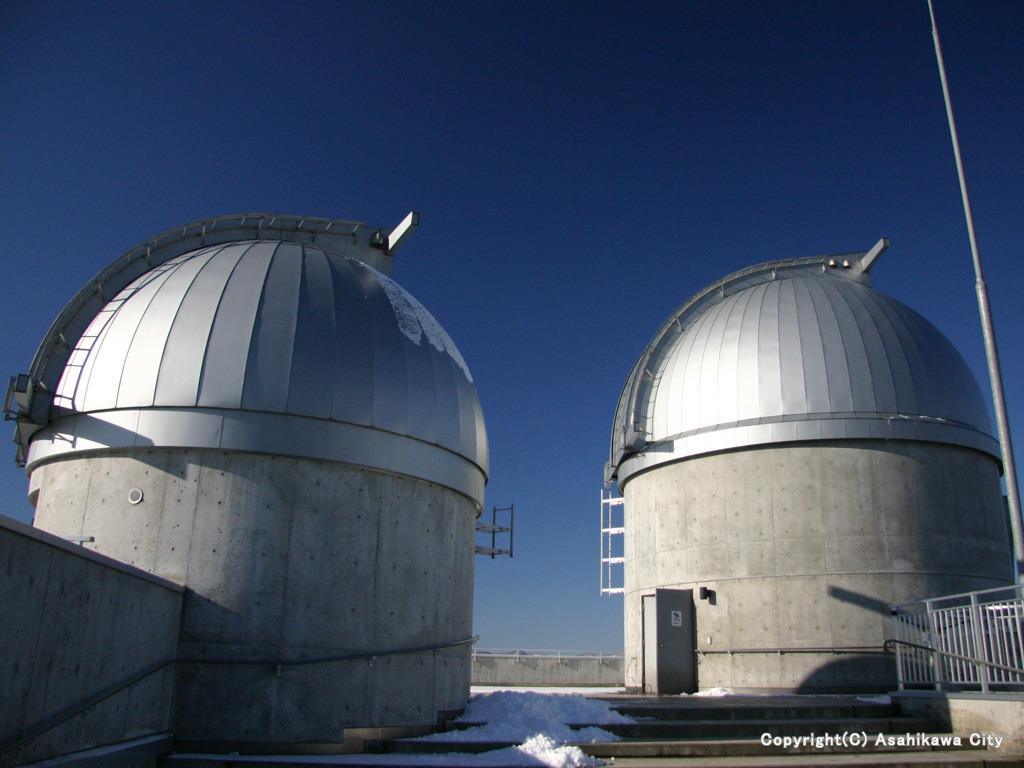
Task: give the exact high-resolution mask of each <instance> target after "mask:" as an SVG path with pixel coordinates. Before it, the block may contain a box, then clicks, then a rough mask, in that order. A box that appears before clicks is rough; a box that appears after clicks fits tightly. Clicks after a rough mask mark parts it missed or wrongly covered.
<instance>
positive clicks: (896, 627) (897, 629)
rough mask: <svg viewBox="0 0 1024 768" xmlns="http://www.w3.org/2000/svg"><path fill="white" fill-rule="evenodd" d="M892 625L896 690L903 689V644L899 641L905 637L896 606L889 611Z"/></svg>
mask: <svg viewBox="0 0 1024 768" xmlns="http://www.w3.org/2000/svg"><path fill="white" fill-rule="evenodd" d="M889 621H890V626H892V634H893V637H895V638H896V641H897V642H896V690H898V691H902V690H903V644H902V643H900V642H899V641H900V640H902V639H903V630H902V626H901V625H902V623H903V622H901V621H900V616H899V613H898V612H897V611H896V609H895V608H893V609H891V610H890V611H889Z"/></svg>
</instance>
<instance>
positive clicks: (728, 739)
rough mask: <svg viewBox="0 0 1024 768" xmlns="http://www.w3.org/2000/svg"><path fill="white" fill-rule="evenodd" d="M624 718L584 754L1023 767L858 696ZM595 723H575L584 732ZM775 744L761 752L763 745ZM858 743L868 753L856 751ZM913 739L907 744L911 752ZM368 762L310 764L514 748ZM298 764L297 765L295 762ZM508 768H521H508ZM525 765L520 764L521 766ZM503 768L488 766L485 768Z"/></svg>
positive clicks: (177, 765)
mask: <svg viewBox="0 0 1024 768" xmlns="http://www.w3.org/2000/svg"><path fill="white" fill-rule="evenodd" d="M601 698H602V699H603V700H605V701H608V702H609V703H611V704H612V705H613V707H614V708H615V709H616V710H618V711H619V712H621V713H622V714H625V715H629V716H630V717H633V718H635V719H636V720H637V722H635V723H631V724H623V725H601V726H599V727H601V728H604V729H605V730H607V731H610V732H612V733H615V734H616V735H617V736H619V737H620V739H621V740H620V741H615V742H603V743H578V744H577V745H576V746H579V747H580V748H581V749H582V750H583V751H584V752H585V753H586V754H588V755H590V756H592V757H596V758H600V759H601V760H603V761H604V762H605V763H606V764H607V765H609V766H617V767H620V768H629V767H630V766H690V768H700V767H701V766H749V767H750V768H755V767H756V768H775V767H776V766H778V767H781V766H794V765H795V766H845V765H850V766H859V768H872V767H873V766H878V767H879V768H881V766H886V767H887V768H892V767H893V766H929V767H931V768H935V767H936V766H955V767H956V768H968V767H970V766H973V767H975V768H983V767H984V766H995V765H999V766H1021V767H1022V768H1024V759H1022V757H1021V756H1020V755H1012V754H1007V753H1006V751H1005V750H995V749H985V748H984V747H980V746H972V745H970V744H969V743H968V740H967V737H961V738H962V743H961V744H960V745H959V746H956V745H954V744H952V743H949V742H951V741H952V740H953V736H952V734H949V733H945V734H943V731H944V728H943V726H942V724H941V723H939V722H935V721H932V720H927V719H923V718H916V717H908V716H906V715H903V714H901V713H900V711H899V707H898V706H897V705H895V704H892V703H882V702H879V701H872V700H869V699H867V700H866V699H858V698H856V697H853V696H818V697H814V696H800V697H793V696H779V697H771V696H756V697H755V696H750V697H743V696H724V697H720V698H712V697H708V698H703V697H690V698H686V697H663V698H658V697H649V696H648V697H628V696H618V697H601ZM588 725H594V724H593V723H577V724H574V725H573V727H585V726H588ZM472 726H473V724H472V723H450V724H449V729H450V730H452V731H456V732H457V731H459V730H462V729H465V728H469V727H472ZM763 734H768V735H769V740H770V743H768V744H764V743H763V741H762V735H763ZM843 734H846V735H847V738H846V741H845V743H844V742H843V741H842V739H841V738H831V739H828V740H827V743H821V742H819V743H815V741H813V740H810V741H808V740H802V741H801V742H799V743H797V744H795V745H794V744H793V743H791V742H790V743H781V740H782V739H783V738H784V737H808V736H812V737H817V738H819V739H822V740H825V738H826V737H827V736H831V737H841V736H842V735H843ZM853 734H856V735H857V736H859V737H861V738H863V739H864V740H866V742H867V744H866V745H863V744H858V743H851V740H850V737H851V736H852V735H853ZM879 734H882V736H883V739H884V737H885V736H891V737H896V736H903V737H904V740H905V743H902V744H899V743H897V744H890V743H883V744H878V743H876V742H877V741H878V739H879ZM908 735H909V737H910V738H909V742H910V743H906V741H907V737H908ZM943 736H945V739H946V743H945V744H943V745H940V746H935V745H932V744H927V743H921V742H922V741H925V737H929V738H930V737H935V738H942V737H943ZM366 746H367V751H368V752H377V753H384V754H377V755H372V754H363V755H358V754H357V755H332V756H326V755H321V756H317V757H316V758H312V760H316V762H317V763H318V764H320V765H334V766H343V765H347V766H355V765H364V766H365V765H366V764H367V763H370V764H373V762H375V760H380V759H384V760H386V764H387V765H389V766H393V765H410V766H420V767H422V766H424V765H431V766H444V765H450V764H451V763H452V758H451V753H462V755H469V754H478V753H482V752H487V751H490V750H495V749H502V748H504V747H509V746H515V745H514V744H510V743H507V742H479V741H468V740H461V741H460V740H456V741H444V742H437V741H433V742H431V741H417V740H415V739H391V740H385V741H381V742H379V743H367V745H366ZM269 760H273V765H275V766H276V767H277V768H281V767H282V766H285V767H289V768H298V767H299V766H301V765H307V766H308V765H309V764H310V762H311V760H310V759H309V758H307V759H302V758H293V759H292V760H290V759H288V758H287V757H284V756H279V757H277V758H269V759H268V758H266V757H263V758H259V757H250V758H247V757H245V756H240V755H232V756H227V755H224V756H221V757H219V758H217V759H209V758H207V759H202V758H198V757H194V756H185V755H176V756H169V757H166V758H164V759H163V760H162V761H161V762H160V765H161V766H163V767H164V768H263V767H264V766H266V765H267V764H268V761H269ZM293 760H294V762H293ZM510 764H516V763H511V762H510ZM518 764H519V765H522V764H523V763H522V762H519V763H518ZM498 765H499V763H498V762H495V761H493V759H490V760H489V762H488V768H494V766H498Z"/></svg>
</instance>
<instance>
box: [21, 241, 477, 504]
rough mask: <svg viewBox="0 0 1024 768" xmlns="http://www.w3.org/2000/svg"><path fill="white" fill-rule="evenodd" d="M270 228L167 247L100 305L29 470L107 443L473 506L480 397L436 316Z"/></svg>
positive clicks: (38, 437)
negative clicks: (350, 475) (239, 457)
mask: <svg viewBox="0 0 1024 768" xmlns="http://www.w3.org/2000/svg"><path fill="white" fill-rule="evenodd" d="M264 237H265V238H266V239H255V238H254V239H246V240H241V241H238V240H232V241H229V242H226V243H222V244H218V245H214V246H207V247H200V248H196V249H193V250H190V251H188V252H186V253H183V254H180V255H177V256H174V257H172V258H170V259H168V260H166V261H163V262H162V263H160V264H159V265H158V266H155V267H153V268H152V269H150V270H149V271H146V272H144V273H143V274H141V275H140V276H138V277H137V278H135V279H134V280H132V281H131V282H129V283H128V284H127V285H126V286H125V287H123V288H122V289H121V290H120V291H119V292H118V293H117V294H116V295H115V296H113V298H112V299H110V300H109V301H108V302H107V303H106V305H105V306H103V307H102V309H100V310H99V311H98V312H94V313H93V316H92V319H91V322H90V323H89V324H88V326H87V327H86V328H85V330H84V332H83V333H82V334H81V336H80V338H79V339H78V341H77V343H75V344H74V346H73V348H72V350H71V351H70V353H69V354H67V355H66V363H65V365H64V368H63V372H62V374H61V376H60V379H59V383H58V384H57V386H56V389H55V392H54V396H53V398H52V403H51V404H50V413H49V419H48V423H47V424H46V425H45V426H43V428H42V429H39V430H38V431H36V432H35V433H34V434H32V435H31V437H30V444H29V446H28V455H27V461H28V465H29V467H30V468H31V466H32V465H33V464H35V463H37V462H39V461H42V460H45V459H48V458H52V457H54V456H57V455H60V454H66V453H69V452H75V451H84V450H98V449H108V448H125V447H140V446H155V447H176V448H217V449H225V450H244V451H256V452H261V453H272V454H279V455H289V456H303V457H309V458H316V459H326V460H332V461H340V462H346V463H351V464H357V465H360V466H366V467H371V468H379V469H382V470H386V471H391V472H396V473H400V474H406V475H411V476H414V477H418V478H421V479H425V480H429V481H431V482H435V483H438V484H440V485H444V486H446V487H450V488H453V489H454V490H457V491H459V492H461V493H464V494H465V495H467V496H469V497H470V498H472V499H474V500H475V501H476V502H477V503H478V504H479V503H480V502H481V500H482V494H483V485H484V483H485V481H486V474H487V463H488V457H487V438H486V434H485V429H484V421H483V416H482V413H481V409H480V403H479V399H478V397H477V392H476V388H475V386H474V384H473V379H472V376H471V374H470V372H469V369H468V368H467V366H466V363H465V361H464V360H463V359H462V356H461V355H460V354H459V351H458V349H457V348H456V347H455V344H454V343H453V342H452V340H451V339H450V338H449V337H448V335H447V334H446V333H445V331H444V330H443V329H442V328H441V326H440V325H439V324H438V323H437V321H436V320H435V319H434V318H433V316H431V314H430V313H429V312H428V311H427V310H426V309H425V308H424V307H423V306H422V305H421V304H420V303H419V302H418V301H417V300H416V299H415V298H413V297H412V296H411V295H410V294H409V293H407V292H406V291H405V290H404V289H402V288H401V287H400V286H399V285H398V284H397V283H395V282H394V281H393V280H391V278H389V277H388V276H386V275H385V274H383V273H382V272H380V271H378V270H376V269H374V268H373V267H371V266H369V265H368V264H366V263H364V260H360V259H358V258H350V257H349V256H343V255H338V253H336V252H334V249H333V248H331V250H328V248H330V247H331V246H330V244H329V243H328V244H327V245H325V246H324V247H321V246H320V245H319V244H313V243H312V242H302V241H298V242H296V241H295V240H296V239H297V238H290V239H291V240H292V241H291V242H289V241H288V239H285V238H284V237H275V236H273V235H270V236H269V237H267V236H264ZM364 250H367V252H368V253H370V254H372V253H373V251H371V250H369V249H364ZM358 255H359V254H358V253H356V256H358ZM365 260H367V261H368V260H370V259H365Z"/></svg>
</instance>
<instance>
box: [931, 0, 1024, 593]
mask: <svg viewBox="0 0 1024 768" xmlns="http://www.w3.org/2000/svg"><path fill="white" fill-rule="evenodd" d="M928 15H929V16H930V17H931V21H932V40H933V41H934V43H935V61H936V62H937V63H938V66H939V80H941V81H942V96H943V98H944V99H945V101H946V118H947V119H948V120H949V137H950V139H951V140H952V142H953V157H954V158H955V159H956V173H957V176H958V177H959V179H960V197H961V199H962V200H963V204H964V218H965V219H966V221H967V236H968V238H969V239H970V242H971V257H972V258H973V260H974V278H975V280H974V287H975V291H976V293H977V294H978V314H979V315H981V333H982V335H983V336H984V338H985V357H986V358H987V360H988V378H989V382H990V383H991V385H992V404H993V406H994V408H995V413H996V429H997V430H998V433H999V447H1000V449H1001V451H1002V454H1003V478H1004V479H1005V482H1006V500H1007V503H1008V506H1009V508H1010V531H1011V533H1012V535H1013V555H1014V568H1015V572H1016V577H1017V581H1018V583H1024V531H1022V528H1021V514H1020V496H1019V495H1018V492H1017V467H1016V465H1015V464H1014V461H1013V444H1012V443H1011V441H1010V424H1009V419H1008V418H1007V416H1006V400H1005V399H1004V397H1003V376H1002V373H1001V372H1000V368H999V352H998V351H997V350H996V332H995V328H993V327H992V314H991V311H990V310H989V304H988V289H987V288H986V287H985V279H984V277H983V276H982V271H981V257H980V256H979V255H978V239H977V237H975V235H974V215H973V214H972V213H971V201H970V198H969V197H968V196H967V178H966V177H965V176H964V163H963V159H962V158H961V157H960V140H959V138H958V137H957V133H956V122H955V121H954V120H953V103H952V102H951V101H950V98H949V84H948V83H947V82H946V65H945V64H944V63H943V60H942V46H941V45H939V29H938V27H937V26H936V24H935V9H934V8H933V7H932V0H928Z"/></svg>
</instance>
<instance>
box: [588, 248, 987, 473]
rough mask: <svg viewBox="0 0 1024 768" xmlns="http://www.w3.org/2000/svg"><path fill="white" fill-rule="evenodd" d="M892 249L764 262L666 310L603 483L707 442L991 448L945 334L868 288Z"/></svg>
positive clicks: (708, 446) (620, 411) (641, 365)
mask: <svg viewBox="0 0 1024 768" xmlns="http://www.w3.org/2000/svg"><path fill="white" fill-rule="evenodd" d="M887 247H888V241H887V240H886V239H885V238H883V239H881V240H879V241H878V242H877V243H876V244H875V246H874V247H872V248H871V249H869V250H868V251H865V252H859V253H851V254H838V255H835V256H829V257H812V258H805V259H790V260H784V261H773V262H766V263H764V264H758V265H756V266H753V267H749V268H747V269H743V270H739V271H737V272H734V273H732V274H730V275H728V276H726V277H724V278H722V279H721V280H718V281H716V282H715V283H713V284H711V285H710V286H708V287H706V288H705V289H703V290H702V291H700V292H698V293H697V294H696V295H694V296H693V297H692V298H691V299H689V300H688V301H686V302H685V303H684V304H683V305H682V306H681V307H680V308H679V309H677V310H676V311H675V312H673V313H672V314H671V315H670V316H669V317H668V319H667V320H666V321H665V322H664V323H663V324H662V326H661V328H660V329H659V331H658V332H657V333H656V334H655V336H654V338H653V339H652V340H651V342H650V343H649V344H648V345H647V347H646V349H645V350H644V352H643V354H642V355H641V356H640V358H639V359H638V360H637V362H636V364H635V365H634V367H633V370H632V372H631V373H630V375H629V378H628V379H627V382H626V385H625V387H624V388H623V390H622V394H621V395H620V398H619V402H618V405H617V408H616V412H615V421H614V427H613V432H612V443H611V451H610V460H609V463H608V465H607V467H606V480H607V481H611V480H614V479H617V480H618V481H619V483H620V486H621V484H622V483H624V482H625V481H626V480H627V479H628V477H629V476H630V475H632V474H634V473H635V472H638V471H642V470H643V469H647V468H649V467H652V466H655V465H658V464H663V463H666V462H671V461H677V460H679V459H682V458H687V457H690V456H695V455H699V454H704V453H710V452H716V451H721V450H729V449H735V448H740V447H746V446H753V445H762V444H770V443H782V442H792V441H803V440H830V439H851V438H854V439H856V438H868V439H873V438H878V439H905V440H919V441H926V442H947V443H952V444H956V445H962V446H967V447H970V448H974V449H976V450H979V451H982V452H985V453H988V454H990V455H992V456H993V457H996V458H998V451H997V450H996V446H995V442H994V440H993V439H992V437H991V435H990V434H989V427H988V417H987V413H986V411H985V407H984V402H983V400H982V399H981V396H980V391H979V390H978V387H977V383H976V382H975V381H974V378H973V376H972V375H971V374H970V371H969V370H968V369H967V367H966V364H965V363H964V362H963V359H962V358H961V357H960V356H959V354H958V353H957V352H956V350H955V349H954V348H953V347H952V345H951V344H950V343H949V341H948V340H947V339H946V338H945V337H944V336H942V334H941V333H940V332H939V331H938V330H937V329H936V328H935V327H934V326H933V325H931V323H929V322H928V321H927V320H925V319H924V318H923V317H921V316H920V315H918V314H917V313H916V312H914V311H913V310H912V309H910V308H909V307H906V306H905V305H903V304H901V303H900V302H898V301H896V300H895V299H891V298H890V297H887V296H884V295H883V294H881V293H878V292H877V291H875V290H874V289H872V288H871V286H870V277H869V275H868V270H870V269H871V267H872V266H873V265H874V264H875V263H876V262H877V260H878V258H879V257H880V256H881V254H882V253H883V252H884V251H885V249H886V248H887Z"/></svg>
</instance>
